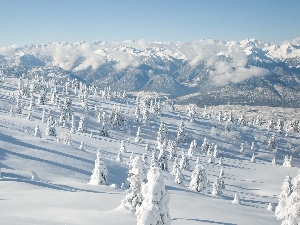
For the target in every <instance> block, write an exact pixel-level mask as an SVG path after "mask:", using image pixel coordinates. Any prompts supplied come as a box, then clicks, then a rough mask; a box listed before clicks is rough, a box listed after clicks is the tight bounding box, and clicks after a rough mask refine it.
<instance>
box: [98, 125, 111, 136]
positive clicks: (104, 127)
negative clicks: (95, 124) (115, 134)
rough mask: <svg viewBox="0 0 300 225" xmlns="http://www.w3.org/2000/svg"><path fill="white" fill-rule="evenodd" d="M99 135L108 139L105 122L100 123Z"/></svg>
mask: <svg viewBox="0 0 300 225" xmlns="http://www.w3.org/2000/svg"><path fill="white" fill-rule="evenodd" d="M100 135H101V136H103V137H108V136H109V135H108V129H107V125H106V123H105V122H103V123H102V125H101V128H100Z"/></svg>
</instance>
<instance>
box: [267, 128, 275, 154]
mask: <svg viewBox="0 0 300 225" xmlns="http://www.w3.org/2000/svg"><path fill="white" fill-rule="evenodd" d="M268 149H270V150H271V151H272V152H276V137H275V133H273V134H272V136H271V137H270V139H269V142H268Z"/></svg>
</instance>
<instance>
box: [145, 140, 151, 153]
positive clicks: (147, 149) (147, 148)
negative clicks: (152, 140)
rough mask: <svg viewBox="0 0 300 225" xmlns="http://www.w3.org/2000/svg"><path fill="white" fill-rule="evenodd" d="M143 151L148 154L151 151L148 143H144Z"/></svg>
mask: <svg viewBox="0 0 300 225" xmlns="http://www.w3.org/2000/svg"><path fill="white" fill-rule="evenodd" d="M145 150H146V151H147V152H150V151H151V147H150V144H149V142H147V143H146V146H145Z"/></svg>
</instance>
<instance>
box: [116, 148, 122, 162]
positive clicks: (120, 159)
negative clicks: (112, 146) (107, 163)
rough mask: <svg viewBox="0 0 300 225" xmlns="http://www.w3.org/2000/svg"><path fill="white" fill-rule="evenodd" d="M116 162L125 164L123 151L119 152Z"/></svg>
mask: <svg viewBox="0 0 300 225" xmlns="http://www.w3.org/2000/svg"><path fill="white" fill-rule="evenodd" d="M116 161H117V162H123V155H122V151H119V153H118V156H117V159H116Z"/></svg>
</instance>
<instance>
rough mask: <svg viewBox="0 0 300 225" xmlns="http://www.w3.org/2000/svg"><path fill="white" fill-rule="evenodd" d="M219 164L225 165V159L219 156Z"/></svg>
mask: <svg viewBox="0 0 300 225" xmlns="http://www.w3.org/2000/svg"><path fill="white" fill-rule="evenodd" d="M219 165H220V166H223V159H222V158H219Z"/></svg>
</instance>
